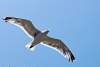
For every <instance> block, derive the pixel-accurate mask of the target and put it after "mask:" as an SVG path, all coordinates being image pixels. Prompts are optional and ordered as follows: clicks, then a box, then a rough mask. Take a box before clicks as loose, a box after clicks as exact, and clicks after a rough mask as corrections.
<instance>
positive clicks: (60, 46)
mask: <svg viewBox="0 0 100 67" xmlns="http://www.w3.org/2000/svg"><path fill="white" fill-rule="evenodd" d="M3 20H5V22H7V23H10V24H13V25H15V26H17V27H19V28H21V29H22V30H23V31H24V32H25V33H26V34H27V35H28V36H29V37H30V38H31V39H32V41H31V42H29V43H28V44H27V45H26V47H27V48H30V49H32V48H35V47H36V45H38V44H40V43H41V44H42V45H45V46H48V47H50V48H53V49H56V50H57V51H59V52H60V53H61V54H62V55H63V56H64V57H65V58H68V60H69V61H71V62H73V60H75V57H74V55H73V53H72V52H71V50H70V49H69V48H68V47H67V46H66V45H65V44H64V42H62V41H61V40H60V39H56V38H52V37H49V36H48V32H49V31H48V30H46V31H44V32H41V31H40V30H38V29H37V28H36V27H35V26H34V25H33V24H32V22H31V21H30V20H27V19H22V18H16V17H5V18H4V19H3Z"/></svg>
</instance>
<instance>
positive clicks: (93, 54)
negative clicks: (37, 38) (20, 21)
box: [0, 0, 100, 67]
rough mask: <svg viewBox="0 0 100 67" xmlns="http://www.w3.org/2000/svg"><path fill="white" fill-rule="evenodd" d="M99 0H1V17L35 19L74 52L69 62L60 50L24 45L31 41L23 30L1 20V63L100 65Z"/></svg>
mask: <svg viewBox="0 0 100 67" xmlns="http://www.w3.org/2000/svg"><path fill="white" fill-rule="evenodd" d="M99 3H100V1H99V0H0V18H2V17H5V16H14V17H20V18H26V19H29V20H32V21H33V24H34V25H35V26H36V27H38V29H39V30H41V31H42V30H44V29H48V30H50V33H49V36H52V37H55V38H58V39H62V40H63V41H64V42H65V43H66V45H68V47H70V49H71V50H72V51H73V52H74V54H75V56H76V61H75V62H74V63H69V62H68V60H67V59H65V58H64V57H63V56H61V55H60V54H59V53H58V52H56V51H54V50H52V49H50V48H47V47H45V46H41V45H39V46H37V48H36V50H35V51H34V52H31V51H29V50H27V49H26V48H25V45H26V44H27V43H28V42H29V41H30V38H29V37H27V36H26V35H25V34H24V33H23V32H22V30H20V29H19V28H17V27H16V26H13V25H10V24H6V23H4V21H3V20H0V67H7V66H8V65H9V64H10V65H11V67H87V66H88V67H98V66H100V52H99V51H100V5H99Z"/></svg>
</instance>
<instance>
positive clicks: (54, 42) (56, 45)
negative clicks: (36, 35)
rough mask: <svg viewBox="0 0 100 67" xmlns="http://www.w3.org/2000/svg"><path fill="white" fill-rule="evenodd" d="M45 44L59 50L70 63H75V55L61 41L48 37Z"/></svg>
mask: <svg viewBox="0 0 100 67" xmlns="http://www.w3.org/2000/svg"><path fill="white" fill-rule="evenodd" d="M43 43H44V44H47V45H48V46H51V47H53V48H56V49H57V50H59V51H60V52H61V53H62V54H63V55H64V56H65V57H67V58H68V60H69V61H72V62H73V60H75V57H74V55H73V53H72V52H71V51H70V49H69V48H68V47H67V46H66V45H65V44H64V43H63V42H62V41H61V40H59V39H54V38H51V37H48V36H47V37H46V39H45V40H44V41H43Z"/></svg>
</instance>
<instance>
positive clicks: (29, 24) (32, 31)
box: [18, 18, 41, 37]
mask: <svg viewBox="0 0 100 67" xmlns="http://www.w3.org/2000/svg"><path fill="white" fill-rule="evenodd" d="M18 22H21V23H23V27H24V29H25V30H26V31H27V32H28V33H29V34H30V35H31V36H34V37H35V36H36V35H37V34H38V33H40V32H41V31H39V30H38V29H37V28H36V27H35V26H34V25H33V24H32V22H31V21H30V20H27V19H20V18H19V20H18Z"/></svg>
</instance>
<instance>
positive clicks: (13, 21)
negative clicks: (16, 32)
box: [3, 17, 22, 25]
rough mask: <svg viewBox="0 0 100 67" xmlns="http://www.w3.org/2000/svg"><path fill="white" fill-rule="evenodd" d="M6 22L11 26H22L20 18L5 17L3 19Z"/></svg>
mask: <svg viewBox="0 0 100 67" xmlns="http://www.w3.org/2000/svg"><path fill="white" fill-rule="evenodd" d="M3 20H4V21H5V22H7V23H10V24H14V25H22V23H21V22H19V21H20V19H19V18H16V17H5V18H4V19H3Z"/></svg>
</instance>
